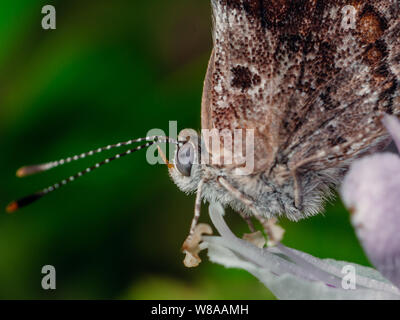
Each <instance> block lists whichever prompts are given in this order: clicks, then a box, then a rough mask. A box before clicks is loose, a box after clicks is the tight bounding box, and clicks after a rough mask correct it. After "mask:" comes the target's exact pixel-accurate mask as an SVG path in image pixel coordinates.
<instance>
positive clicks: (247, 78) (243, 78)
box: [231, 66, 261, 90]
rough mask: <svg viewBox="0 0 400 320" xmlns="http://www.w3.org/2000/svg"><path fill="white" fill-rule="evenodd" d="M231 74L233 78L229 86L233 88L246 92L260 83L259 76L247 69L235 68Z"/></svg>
mask: <svg viewBox="0 0 400 320" xmlns="http://www.w3.org/2000/svg"><path fill="white" fill-rule="evenodd" d="M231 72H232V76H233V78H232V82H231V86H232V87H234V88H238V89H242V90H246V89H250V88H251V87H253V86H254V85H258V84H260V82H261V78H260V76H259V75H257V74H253V73H252V72H251V71H250V70H249V68H247V67H243V66H236V67H234V68H232V69H231Z"/></svg>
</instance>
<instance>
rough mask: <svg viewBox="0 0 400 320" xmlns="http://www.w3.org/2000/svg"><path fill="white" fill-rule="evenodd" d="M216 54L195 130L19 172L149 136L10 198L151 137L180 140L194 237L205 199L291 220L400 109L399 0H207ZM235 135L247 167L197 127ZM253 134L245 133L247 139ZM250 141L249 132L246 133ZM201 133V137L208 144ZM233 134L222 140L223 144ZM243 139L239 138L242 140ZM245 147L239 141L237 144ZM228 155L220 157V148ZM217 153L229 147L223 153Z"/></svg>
mask: <svg viewBox="0 0 400 320" xmlns="http://www.w3.org/2000/svg"><path fill="white" fill-rule="evenodd" d="M211 5H212V13H213V14H212V21H213V50H212V53H211V57H210V60H209V63H208V68H207V72H206V77H205V81H204V89H203V95H202V106H201V125H202V134H201V135H197V134H196V133H193V132H192V131H188V130H184V131H182V132H181V133H180V135H179V137H178V138H177V139H174V138H171V137H159V136H155V137H146V138H141V139H134V140H130V141H127V142H124V143H119V144H116V145H110V146H107V147H105V148H99V149H96V150H93V151H90V152H88V153H84V154H82V155H79V156H74V157H70V158H67V159H63V160H60V161H55V162H50V163H46V164H42V165H37V166H29V167H24V168H22V169H20V171H19V176H25V175H28V174H32V173H37V172H40V171H44V170H48V169H50V168H53V167H56V166H59V165H62V164H64V163H68V162H71V161H74V160H78V159H80V158H84V157H86V156H90V155H92V154H94V153H98V152H101V151H103V150H109V149H112V148H117V147H121V146H126V145H131V144H132V143H134V142H141V141H145V142H146V143H145V144H144V145H142V146H139V147H137V148H133V149H130V150H128V151H127V152H125V153H122V154H119V155H117V156H115V157H112V158H110V159H106V160H105V161H103V162H101V163H99V164H96V165H95V166H93V167H92V168H88V169H86V170H85V171H82V172H81V173H78V174H77V175H75V176H72V177H70V178H69V179H66V180H63V181H61V182H60V183H58V184H55V185H53V186H51V187H49V188H47V189H44V190H42V191H40V192H37V193H35V194H33V195H30V196H28V197H25V198H22V199H21V200H19V201H16V202H13V203H11V204H10V205H9V207H8V210H9V211H15V210H16V209H18V208H20V207H22V206H24V205H27V204H30V203H32V202H33V201H35V200H37V199H39V198H41V197H42V196H43V195H45V194H48V193H49V192H52V191H54V190H56V189H58V188H59V187H60V186H62V185H64V184H66V183H68V182H70V181H73V180H75V179H76V178H78V177H80V176H82V175H83V174H85V173H87V172H90V171H92V170H94V169H95V168H98V167H100V166H101V165H103V164H106V163H109V162H110V161H112V160H115V159H117V158H119V157H121V156H124V155H128V154H131V153H133V152H135V151H138V150H140V149H143V148H145V147H149V146H150V145H153V144H158V143H172V144H174V145H176V146H177V148H176V152H175V157H174V159H173V160H172V161H171V162H169V161H168V160H167V159H166V158H165V156H164V155H162V156H163V157H164V158H165V162H166V163H167V164H168V170H169V173H170V176H171V177H172V180H173V181H174V182H175V183H176V185H177V186H178V187H179V188H180V189H181V190H182V191H184V192H188V193H189V192H195V193H196V200H195V210H194V211H195V214H194V217H193V221H192V224H191V228H190V232H189V236H188V238H187V239H186V241H185V242H184V245H183V250H184V251H190V250H192V249H193V247H194V243H195V242H196V241H193V238H194V237H195V230H196V226H197V224H198V220H199V217H200V206H201V203H202V201H203V200H207V201H209V202H219V203H221V204H223V205H224V206H231V207H232V208H233V209H234V210H236V211H238V212H239V213H241V215H242V216H243V217H244V218H245V219H246V220H247V221H248V222H249V225H250V227H251V223H250V221H249V219H250V217H257V218H260V219H270V218H273V217H280V216H285V217H287V218H289V219H291V220H294V221H297V220H300V219H302V218H305V217H308V216H311V215H315V214H317V213H319V212H321V210H322V207H323V203H324V200H325V199H327V198H328V197H329V196H330V195H331V190H332V189H334V188H336V187H337V186H338V184H339V183H340V182H341V179H342V177H343V175H344V174H345V173H346V170H347V169H348V167H349V165H350V164H351V162H352V161H353V160H354V159H356V158H357V157H360V156H361V155H363V154H366V153H370V152H374V151H375V150H377V149H380V148H383V147H384V146H386V145H387V144H388V142H389V138H388V133H387V132H386V130H385V128H384V127H383V125H382V123H381V118H382V116H383V115H384V114H393V115H396V116H399V114H400V23H399V22H400V4H399V1H398V0H372V1H364V0H212V1H211ZM238 130H239V131H240V130H243V131H245V132H246V134H247V133H249V134H248V135H249V136H251V137H252V139H250V140H249V141H250V142H249V143H248V144H249V145H250V146H251V148H250V149H249V150H250V151H251V152H248V154H246V156H248V155H249V154H250V155H251V158H252V160H253V161H252V164H253V165H252V167H251V171H250V172H245V173H243V172H242V171H243V170H242V169H243V163H242V162H240V161H239V160H238V159H239V158H240V157H237V152H236V151H235V148H232V146H231V145H230V143H226V140H221V139H219V138H218V139H219V140H220V142H221V143H222V144H221V145H220V146H219V147H218V148H212V147H211V146H210V144H209V143H208V142H207V139H204V133H203V132H210V131H212V132H214V133H216V134H219V133H221V132H231V133H232V132H236V131H238ZM250 133H251V134H250ZM246 137H247V135H246ZM204 140H206V141H204ZM228 141H229V139H228ZM247 141H248V140H247V138H246V139H245V138H244V135H243V136H241V138H240V139H239V143H238V145H245V144H246V142H247ZM245 147H246V148H245V149H246V151H247V145H246V146H245ZM225 149H229V150H232V152H233V157H232V161H231V162H230V163H229V164H224V161H217V162H216V163H215V162H212V161H211V162H205V161H203V160H204V158H208V159H219V160H221V157H222V152H221V150H225ZM223 154H224V155H225V153H223Z"/></svg>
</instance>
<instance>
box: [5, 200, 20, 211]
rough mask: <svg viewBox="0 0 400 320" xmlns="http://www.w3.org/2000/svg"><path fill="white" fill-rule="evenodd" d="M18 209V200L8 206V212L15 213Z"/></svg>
mask: <svg viewBox="0 0 400 320" xmlns="http://www.w3.org/2000/svg"><path fill="white" fill-rule="evenodd" d="M18 209H19V206H18V203H17V202H16V201H13V202H11V203H10V204H9V205H8V206H7V208H6V212H7V213H13V212H15V211H17V210H18Z"/></svg>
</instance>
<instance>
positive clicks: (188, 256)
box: [182, 180, 212, 268]
mask: <svg viewBox="0 0 400 320" xmlns="http://www.w3.org/2000/svg"><path fill="white" fill-rule="evenodd" d="M203 184H204V181H203V180H202V181H200V183H199V185H198V187H197V193H196V201H195V206H194V216H193V219H192V224H191V226H190V231H189V235H188V236H187V238H186V240H185V241H184V242H183V245H182V252H183V253H184V254H185V259H184V261H183V263H184V264H185V266H186V267H188V268H191V267H197V266H198V265H199V263H200V262H201V259H200V257H199V255H198V253H199V252H200V247H199V244H200V242H201V240H202V235H203V234H212V229H211V227H210V226H209V225H208V224H205V223H201V224H198V222H199V218H200V211H201V192H202V188H203Z"/></svg>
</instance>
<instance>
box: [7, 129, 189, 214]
mask: <svg viewBox="0 0 400 320" xmlns="http://www.w3.org/2000/svg"><path fill="white" fill-rule="evenodd" d="M139 141H148V142H147V143H145V144H143V145H140V146H138V147H136V148H133V149H129V150H127V151H125V152H123V153H119V154H116V155H115V156H113V157H110V158H107V159H105V160H103V161H101V162H98V163H96V164H95V165H93V166H91V167H88V168H87V169H85V170H83V171H80V172H78V173H76V174H74V175H72V176H70V177H69V178H67V179H64V180H62V181H60V182H58V183H55V184H53V185H51V186H49V187H47V188H45V189H43V190H40V191H38V192H35V193H33V194H30V195H28V196H26V197H23V198H21V199H19V200H17V201H13V202H11V203H10V204H9V205H8V206H7V208H6V211H7V212H8V213H12V212H15V211H17V210H19V209H21V208H23V207H25V206H27V205H29V204H31V203H33V202H35V201H37V200H39V199H40V198H42V197H43V196H45V195H47V194H49V193H51V192H53V191H55V190H57V189H59V188H60V187H62V186H65V185H66V184H68V183H70V182H73V181H75V180H76V179H78V178H80V177H82V176H83V175H85V174H87V173H89V172H92V171H94V170H95V169H97V168H100V167H101V166H103V165H105V164H107V163H110V162H111V161H114V160H116V159H119V158H122V157H124V156H127V155H129V154H131V153H134V152H136V151H139V150H141V149H144V148H147V147H150V146H151V145H153V144H155V143H173V144H177V145H180V144H181V143H182V142H179V141H177V140H175V139H172V138H169V137H163V136H154V137H147V138H141V139H135V140H130V141H127V142H122V143H118V144H115V145H111V146H107V147H104V148H99V149H97V150H94V151H93V153H94V152H97V153H99V152H101V151H104V150H110V149H112V148H118V147H121V146H123V145H130V144H131V143H133V142H139ZM99 150H100V151H99ZM91 152H92V151H89V152H88V153H86V155H88V156H91V155H92V154H93V153H91ZM84 157H86V156H84ZM84 157H81V158H78V159H83V158H84ZM68 159H69V158H68ZM78 159H75V158H74V157H72V158H71V160H70V161H69V162H71V161H75V160H78ZM66 160H67V159H65V160H64V161H66ZM60 161H62V160H60ZM60 161H55V162H53V163H56V162H60ZM51 163H52V162H50V163H49V164H51ZM64 163H67V162H64ZM64 163H59V164H57V165H55V166H59V165H62V164H64ZM46 165H48V164H42V165H36V166H29V167H26V168H27V170H30V172H32V171H33V169H32V168H34V167H43V168H44V167H45V166H46ZM55 166H53V167H50V168H54V167H55ZM44 170H48V169H44ZM44 170H38V171H36V172H33V173H37V172H41V171H44ZM33 173H32V174H33ZM24 176H26V175H24Z"/></svg>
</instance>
